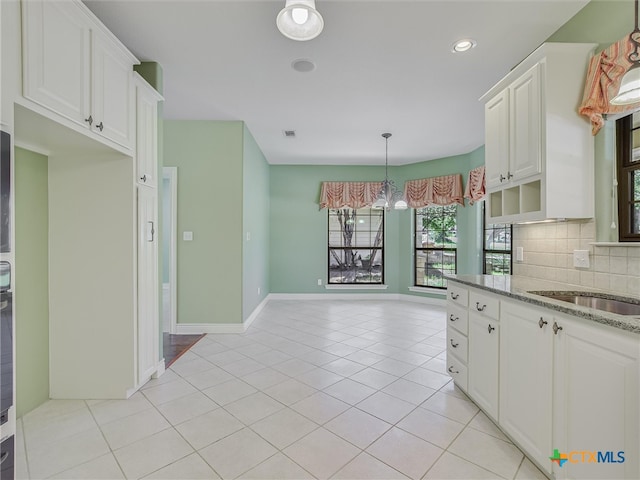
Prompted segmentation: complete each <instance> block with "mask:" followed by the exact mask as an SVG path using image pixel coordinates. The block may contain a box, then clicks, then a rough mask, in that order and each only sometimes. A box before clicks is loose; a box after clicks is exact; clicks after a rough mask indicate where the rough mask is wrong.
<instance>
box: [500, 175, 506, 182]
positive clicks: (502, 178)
mask: <svg viewBox="0 0 640 480" xmlns="http://www.w3.org/2000/svg"><path fill="white" fill-rule="evenodd" d="M506 179H507V177H503V176H502V174H500V183H502V182H504V181H505V180H506Z"/></svg>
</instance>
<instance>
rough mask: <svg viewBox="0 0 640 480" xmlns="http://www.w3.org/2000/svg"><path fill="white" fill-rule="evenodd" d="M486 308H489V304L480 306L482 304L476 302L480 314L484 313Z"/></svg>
mask: <svg viewBox="0 0 640 480" xmlns="http://www.w3.org/2000/svg"><path fill="white" fill-rule="evenodd" d="M485 308H487V304H484V305H482V306H480V302H476V310H478V311H479V312H482V311H484V309H485Z"/></svg>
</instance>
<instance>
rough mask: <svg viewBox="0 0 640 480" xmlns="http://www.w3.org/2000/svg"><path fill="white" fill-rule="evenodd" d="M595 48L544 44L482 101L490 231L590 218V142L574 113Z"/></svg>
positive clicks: (582, 119)
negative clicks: (508, 225)
mask: <svg viewBox="0 0 640 480" xmlns="http://www.w3.org/2000/svg"><path fill="white" fill-rule="evenodd" d="M594 48H595V45H594V44H577V43H546V44H544V45H542V46H541V47H539V48H538V49H537V50H536V51H535V52H533V53H532V54H531V55H529V56H528V57H527V58H526V59H525V60H523V61H522V62H521V63H520V64H519V65H517V66H516V67H515V68H514V69H513V70H512V71H511V72H509V74H508V75H507V76H505V77H504V78H503V79H502V80H501V81H500V82H498V83H497V84H496V85H495V86H494V87H493V88H492V89H491V90H490V91H489V92H487V93H486V94H485V95H484V96H483V97H482V98H481V99H480V100H481V101H483V102H484V103H485V166H486V179H487V193H488V195H487V206H488V209H487V210H488V215H487V221H488V222H489V223H503V222H504V223H514V222H521V221H536V220H545V219H548V218H590V217H593V213H594V199H593V188H594V184H593V177H594V141H593V137H592V136H591V127H590V125H589V122H588V120H587V119H586V118H585V117H582V116H581V115H579V114H578V106H579V104H580V100H581V98H582V92H583V87H584V80H585V75H586V69H587V65H588V61H589V57H590V55H591V54H592V52H593V49H594ZM567 185H571V187H572V188H570V189H569V188H567Z"/></svg>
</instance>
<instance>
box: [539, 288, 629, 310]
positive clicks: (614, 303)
mask: <svg viewBox="0 0 640 480" xmlns="http://www.w3.org/2000/svg"><path fill="white" fill-rule="evenodd" d="M529 293H533V294H534V295H542V296H543V297H548V298H553V299H554V300H560V301H563V302H568V303H573V304H575V305H580V306H582V307H589V308H595V309H596V310H603V311H605V312H610V313H617V314H618V315H640V303H636V302H635V301H633V300H630V301H627V300H624V299H615V298H611V296H609V295H602V294H598V293H596V292H555V291H550V292H545V291H542V292H529Z"/></svg>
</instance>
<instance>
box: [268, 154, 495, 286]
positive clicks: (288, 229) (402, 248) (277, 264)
mask: <svg viewBox="0 0 640 480" xmlns="http://www.w3.org/2000/svg"><path fill="white" fill-rule="evenodd" d="M483 163H484V148H479V149H477V150H475V151H474V152H471V153H469V154H466V155H459V156H456V157H449V158H443V159H438V160H430V161H425V162H420V163H416V164H411V165H404V166H398V167H390V168H389V178H390V179H391V180H394V181H395V182H396V185H398V187H400V188H402V186H403V185H404V182H405V181H406V180H409V179H416V178H426V177H434V176H439V175H448V174H451V173H461V174H462V175H463V179H464V181H465V182H466V177H467V173H468V171H469V170H470V169H471V168H474V167H476V166H478V165H482V164H483ZM270 170H271V181H270V183H271V213H270V218H271V235H270V243H271V245H270V252H271V266H270V270H271V291H272V292H273V293H326V292H327V290H326V289H325V287H324V284H325V283H326V281H327V255H328V252H327V221H328V220H327V210H319V209H318V200H319V197H320V185H321V183H322V182H323V181H380V180H381V179H383V178H384V167H378V166H335V165H331V166H317V165H314V166H306V165H304V166H303V165H272V166H271V169H270ZM477 208H478V207H477V206H473V207H469V206H468V205H467V206H466V207H464V208H462V207H459V208H458V225H459V232H458V239H459V242H460V248H459V250H458V264H459V266H458V272H459V273H478V272H479V271H480V261H479V258H478V257H477V255H478V252H477V249H476V248H475V246H476V245H477V242H478V239H479V238H481V237H479V224H478V221H477V219H478V214H477ZM412 225H413V210H411V209H408V210H405V211H390V212H388V213H387V215H386V223H385V284H387V285H388V286H389V288H388V289H387V290H386V292H387V293H402V294H408V293H410V292H409V290H408V288H409V287H410V286H412V285H413V282H414V280H413V240H412V228H413V226H412ZM318 279H322V283H323V285H322V286H318V284H317V280H318ZM365 291H366V290H365ZM329 292H330V293H334V292H336V290H331V291H329Z"/></svg>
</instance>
